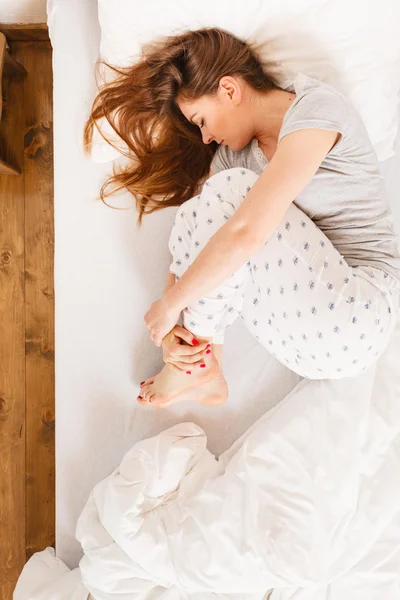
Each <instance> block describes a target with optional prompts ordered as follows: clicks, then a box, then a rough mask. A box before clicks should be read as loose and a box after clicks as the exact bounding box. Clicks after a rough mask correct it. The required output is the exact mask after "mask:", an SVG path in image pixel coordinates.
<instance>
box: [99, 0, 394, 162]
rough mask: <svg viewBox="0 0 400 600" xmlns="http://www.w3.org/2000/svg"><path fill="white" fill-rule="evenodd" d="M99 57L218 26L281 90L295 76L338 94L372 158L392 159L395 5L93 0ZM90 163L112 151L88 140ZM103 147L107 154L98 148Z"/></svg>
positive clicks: (120, 57) (131, 55)
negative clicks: (250, 45)
mask: <svg viewBox="0 0 400 600" xmlns="http://www.w3.org/2000/svg"><path fill="white" fill-rule="evenodd" d="M98 7H99V21H100V27H101V43H100V55H101V57H102V58H103V59H105V60H106V61H107V62H109V63H111V64H115V65H123V66H126V65H129V64H131V63H132V62H134V61H135V60H137V59H138V58H139V57H140V52H141V47H142V45H143V44H144V43H146V42H149V41H152V40H153V39H155V38H157V37H160V36H163V35H171V34H172V35H173V34H175V33H180V32H182V31H185V30H187V29H198V28H200V27H221V28H223V29H225V30H227V31H230V32H232V33H233V34H235V35H237V36H238V37H240V38H242V39H244V40H246V41H251V42H256V43H257V44H262V50H261V53H260V54H261V58H263V59H268V60H272V61H277V62H278V63H279V64H280V71H279V74H278V73H277V72H275V75H277V74H278V80H279V83H280V85H281V87H283V88H284V87H286V86H287V85H288V84H289V83H290V81H291V79H292V78H293V75H294V73H296V72H299V71H300V72H302V73H305V74H306V75H309V76H311V77H315V78H316V79H320V80H322V81H325V82H327V83H329V84H330V85H333V86H334V87H335V88H336V89H338V90H339V91H340V92H342V93H344V94H346V95H347V96H348V97H349V98H350V100H351V101H352V102H353V104H354V106H355V107H356V109H357V110H358V112H359V113H360V115H361V117H362V119H363V120H364V123H365V125H366V128H367V131H368V133H369V136H370V139H371V141H372V144H373V146H374V148H375V151H376V153H377V156H378V159H379V160H385V159H387V158H389V157H390V156H392V155H393V154H394V150H393V146H394V141H395V138H396V135H397V129H398V101H399V95H400V36H399V35H398V22H399V20H400V2H399V1H398V0H379V1H378V0H373V1H372V0H289V1H286V2H282V0H268V1H265V2H262V1H260V0H246V2H243V0H217V1H216V0H202V1H201V2H188V1H187V0H173V1H172V2H169V3H166V2H165V0H147V2H145V3H144V4H142V3H141V2H140V3H137V2H132V0H98ZM95 141H96V150H95V152H94V153H93V154H92V156H93V159H94V160H96V156H97V160H99V159H101V161H102V162H104V161H105V160H112V159H113V158H115V157H116V155H118V152H116V151H115V150H114V149H112V148H111V149H110V146H109V145H108V144H107V143H106V142H104V140H101V138H100V139H99V136H96V140H95ZM106 146H108V149H107V148H105V147H106Z"/></svg>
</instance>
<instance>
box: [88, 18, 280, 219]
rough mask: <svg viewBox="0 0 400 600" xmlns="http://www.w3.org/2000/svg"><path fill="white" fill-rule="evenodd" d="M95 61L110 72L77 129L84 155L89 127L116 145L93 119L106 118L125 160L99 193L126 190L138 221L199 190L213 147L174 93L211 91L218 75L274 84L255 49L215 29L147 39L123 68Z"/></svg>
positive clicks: (189, 95) (194, 95)
mask: <svg viewBox="0 0 400 600" xmlns="http://www.w3.org/2000/svg"><path fill="white" fill-rule="evenodd" d="M271 64H272V63H271ZM101 65H105V66H106V67H107V68H109V69H111V70H112V72H113V73H112V75H113V76H114V75H115V77H114V79H113V80H112V81H110V82H107V83H104V84H103V85H102V86H99V85H98V90H99V92H98V94H97V96H96V98H95V100H94V102H93V105H92V110H91V114H90V117H89V119H88V120H87V122H86V124H85V127H84V135H83V138H84V148H85V153H86V154H90V152H91V148H92V138H93V128H94V127H96V128H97V130H98V131H99V133H100V135H101V136H102V137H103V139H105V140H106V141H107V142H109V143H110V144H111V145H113V146H114V147H116V146H115V145H114V143H113V142H112V141H111V140H110V139H108V138H107V137H106V135H105V134H104V132H102V131H101V128H100V124H99V120H102V119H104V118H105V119H107V121H108V123H109V124H110V125H111V127H112V129H113V130H114V132H115V133H116V134H117V136H118V137H119V138H120V139H121V140H122V141H123V142H124V143H125V145H126V150H125V151H122V153H123V154H125V156H128V157H129V158H130V159H131V160H130V161H128V165H127V166H125V167H123V168H119V170H117V169H116V166H115V165H114V169H113V175H112V176H110V177H109V179H107V181H106V182H105V183H104V184H103V186H102V188H101V190H100V197H101V200H102V201H103V202H105V198H106V197H108V196H110V195H111V194H113V193H115V192H117V191H118V190H121V189H123V188H126V189H127V190H129V191H130V192H131V193H132V194H133V196H134V198H135V200H136V207H137V210H138V213H139V216H138V224H139V225H140V224H141V222H142V218H143V215H144V214H150V213H152V212H154V211H156V210H161V209H162V208H165V207H169V206H179V205H181V204H182V203H183V202H185V201H186V200H188V199H189V198H192V197H193V196H195V195H196V194H197V193H199V189H200V186H201V185H202V184H203V183H204V181H205V180H206V178H207V176H208V173H209V170H210V165H211V161H212V159H213V156H214V154H215V152H216V150H217V148H218V144H217V143H216V142H215V141H212V142H211V143H209V144H204V143H203V140H202V136H201V132H200V129H199V128H198V127H197V125H194V124H193V123H191V122H190V121H188V120H187V119H186V117H185V116H184V115H183V114H182V112H181V111H180V109H179V106H178V104H177V102H176V100H177V97H178V95H179V94H180V95H181V96H183V97H184V98H185V99H187V100H197V99H199V98H200V97H201V96H204V95H210V96H214V95H216V93H217V90H218V87H219V81H220V79H221V77H224V76H225V75H234V76H240V77H241V78H243V79H244V80H245V81H246V82H247V83H248V85H249V86H250V87H251V88H253V89H254V90H258V91H268V90H271V89H275V88H278V84H277V82H276V80H275V79H274V78H273V77H272V76H270V75H268V74H267V73H266V72H265V70H264V67H263V65H262V63H261V60H260V58H259V56H258V55H257V50H256V48H255V47H254V46H252V44H250V43H248V42H244V41H242V40H240V39H238V38H237V37H235V36H234V35H232V34H231V33H229V32H226V31H224V30H222V29H220V28H203V29H198V30H196V31H186V32H184V33H182V34H180V35H176V36H169V37H166V38H163V39H161V40H157V41H155V42H152V43H150V44H147V45H145V46H144V47H143V48H142V55H141V58H140V60H139V61H138V62H136V63H134V64H133V65H130V66H128V67H118V66H114V65H110V64H108V63H107V62H105V61H104V60H101V59H99V60H98V61H97V63H96V69H98V68H99V67H100V66H101ZM117 149H118V150H119V151H120V152H121V149H120V148H117ZM110 188H111V191H110Z"/></svg>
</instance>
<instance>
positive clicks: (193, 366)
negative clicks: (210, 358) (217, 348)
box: [168, 359, 203, 373]
mask: <svg viewBox="0 0 400 600" xmlns="http://www.w3.org/2000/svg"><path fill="white" fill-rule="evenodd" d="M168 362H169V363H170V364H171V365H174V366H175V367H177V368H178V369H179V370H180V371H184V372H185V373H187V372H188V371H189V372H190V371H192V369H196V368H199V367H200V365H201V364H202V363H203V359H200V360H198V361H196V362H194V363H184V362H180V361H170V360H169V361H168Z"/></svg>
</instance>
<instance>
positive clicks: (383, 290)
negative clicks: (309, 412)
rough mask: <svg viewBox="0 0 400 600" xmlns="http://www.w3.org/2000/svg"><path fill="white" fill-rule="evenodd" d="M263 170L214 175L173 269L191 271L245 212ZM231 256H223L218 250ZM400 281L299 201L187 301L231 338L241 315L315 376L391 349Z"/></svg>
mask: <svg viewBox="0 0 400 600" xmlns="http://www.w3.org/2000/svg"><path fill="white" fill-rule="evenodd" d="M257 178H258V175H257V174H256V173H254V172H253V171H250V170H249V169H242V168H233V169H228V170H225V171H221V172H220V173H217V174H216V175H214V176H213V177H211V178H210V179H209V180H208V181H206V183H205V185H204V187H203V190H202V192H201V194H200V195H199V196H196V197H194V198H192V199H190V200H188V201H187V202H185V203H184V204H183V205H182V206H180V207H179V208H178V211H177V214H176V218H175V223H174V226H173V229H172V233H171V237H170V241H169V248H170V251H171V253H172V256H173V261H172V264H171V266H170V271H171V272H172V273H175V275H176V276H177V278H179V277H181V276H182V275H183V273H184V272H185V271H186V269H187V268H188V267H189V266H190V265H191V264H192V262H193V261H194V260H195V258H196V257H197V255H198V254H199V253H200V252H201V250H202V249H203V248H204V246H205V245H206V244H207V242H208V241H209V239H210V238H211V237H212V236H213V235H214V233H215V232H216V231H217V230H218V229H219V228H220V227H221V226H222V225H223V224H224V223H225V222H226V221H227V220H228V219H229V218H230V217H231V216H232V215H233V214H234V213H235V211H236V210H237V208H238V207H239V206H240V204H241V202H242V200H243V199H244V198H245V196H246V194H247V193H248V191H249V190H250V189H251V186H252V185H253V184H254V182H255V181H256V180H257ZM216 260H223V257H216ZM399 296H400V290H399V283H398V281H397V280H395V279H394V278H392V277H391V276H390V275H388V274H387V273H385V272H384V271H382V270H380V269H376V268H374V267H371V266H361V265H360V266H357V267H350V266H349V265H348V264H347V263H346V260H345V257H343V256H341V254H340V253H339V252H338V251H337V250H336V248H335V247H334V246H333V245H332V243H331V242H330V241H329V239H328V238H327V237H326V236H325V235H324V233H322V232H321V230H320V229H319V228H318V227H317V226H316V225H315V224H314V223H313V221H312V220H311V219H309V218H308V217H307V216H306V215H305V214H304V213H303V212H302V211H301V210H300V209H299V208H297V207H296V206H295V205H294V204H291V205H290V207H289V209H288V210H287V212H286V215H285V217H284V219H283V220H282V222H281V223H280V225H279V227H278V228H277V229H276V231H275V232H274V233H273V235H272V236H271V237H270V239H269V240H268V241H267V243H266V244H265V245H264V246H263V248H262V249H261V250H260V251H259V252H258V253H257V254H256V255H254V256H253V257H251V259H250V260H249V261H248V262H247V263H246V264H244V265H243V266H242V267H241V268H240V269H238V270H237V271H236V272H235V273H233V274H232V276H231V277H230V278H228V279H227V280H226V281H224V282H223V283H222V284H221V285H220V286H219V287H218V288H217V289H216V290H214V291H213V292H212V293H210V294H209V295H207V296H206V297H203V298H200V299H199V300H198V301H197V302H195V303H193V304H192V305H191V306H189V307H187V308H186V309H185V310H184V311H183V323H184V326H185V327H186V328H187V329H188V330H189V331H191V332H192V333H193V334H194V335H199V336H202V337H212V339H213V343H216V344H222V343H223V340H224V333H225V330H226V328H227V327H228V326H229V325H230V324H231V323H233V321H234V320H235V319H236V318H237V317H238V316H239V315H240V316H241V318H242V319H243V321H244V323H245V325H246V327H247V329H248V330H249V331H250V332H251V334H252V335H253V336H254V337H255V338H256V339H257V340H259V342H260V344H262V345H263V346H264V347H265V348H266V349H267V350H268V351H269V352H271V353H272V354H273V355H274V356H275V357H276V358H277V359H278V360H279V361H281V362H282V363H283V364H285V365H286V366H288V367H289V368H290V369H292V370H293V371H295V372H296V373H298V374H299V375H301V376H303V377H306V378H312V379H322V378H342V377H349V376H354V375H356V374H358V373H360V372H361V371H363V370H365V369H366V368H367V367H369V366H370V365H371V364H372V363H373V362H375V360H377V358H378V357H379V356H380V355H381V354H382V352H383V351H384V350H385V348H386V346H387V344H388V342H389V339H390V337H391V334H392V332H393V329H394V326H395V321H396V317H397V313H398V307H399Z"/></svg>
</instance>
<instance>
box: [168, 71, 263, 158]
mask: <svg viewBox="0 0 400 600" xmlns="http://www.w3.org/2000/svg"><path fill="white" fill-rule="evenodd" d="M177 104H178V106H179V108H180V110H181V112H182V113H183V115H184V116H185V117H186V119H187V120H188V121H191V122H192V123H194V124H195V125H197V126H198V127H199V128H200V131H201V135H202V137H203V142H204V143H205V144H209V143H210V142H212V141H213V140H214V141H216V142H217V144H223V145H224V146H229V148H230V149H231V150H234V151H238V150H242V148H244V147H245V146H246V145H247V144H248V143H249V141H250V140H251V138H252V137H253V136H252V133H251V131H250V124H249V119H248V117H247V118H246V113H247V114H248V113H249V111H246V110H245V96H244V85H243V82H242V81H240V80H239V79H238V78H235V77H230V76H226V77H222V79H221V81H220V85H219V88H218V91H217V94H216V95H215V96H208V95H207V96H202V97H201V98H199V99H198V100H184V99H183V98H182V97H179V96H178V98H177Z"/></svg>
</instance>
